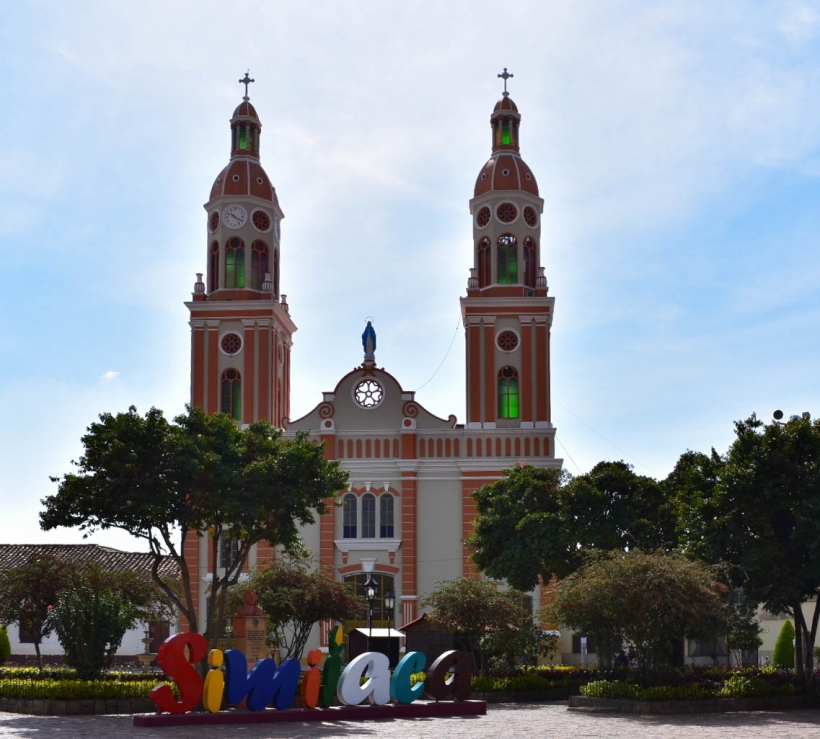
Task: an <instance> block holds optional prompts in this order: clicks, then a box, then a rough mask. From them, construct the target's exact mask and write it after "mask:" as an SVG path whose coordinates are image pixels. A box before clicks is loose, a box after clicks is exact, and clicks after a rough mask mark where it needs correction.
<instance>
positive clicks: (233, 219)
mask: <svg viewBox="0 0 820 739" xmlns="http://www.w3.org/2000/svg"><path fill="white" fill-rule="evenodd" d="M247 220H248V212H247V211H246V210H245V209H244V208H243V207H242V206H241V205H232V206H230V207H229V208H226V209H225V212H224V213H223V214H222V222H223V223H224V224H225V225H226V226H227V227H228V228H241V227H242V226H244V225H245V222H246V221H247Z"/></svg>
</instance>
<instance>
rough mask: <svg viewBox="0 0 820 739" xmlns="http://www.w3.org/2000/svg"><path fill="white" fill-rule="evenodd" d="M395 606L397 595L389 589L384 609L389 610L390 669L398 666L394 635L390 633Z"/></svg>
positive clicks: (388, 644) (388, 646) (388, 643)
mask: <svg viewBox="0 0 820 739" xmlns="http://www.w3.org/2000/svg"><path fill="white" fill-rule="evenodd" d="M395 607H396V596H395V595H393V591H392V590H388V591H387V592H386V593H385V594H384V610H385V611H387V652H388V655H387V656H388V657H389V658H390V669H393V668H394V667H395V666H396V665H395V663H394V660H393V635H392V634H391V633H390V632H391V631H392V629H393V609H394V608H395ZM396 656H397V657H398V655H396Z"/></svg>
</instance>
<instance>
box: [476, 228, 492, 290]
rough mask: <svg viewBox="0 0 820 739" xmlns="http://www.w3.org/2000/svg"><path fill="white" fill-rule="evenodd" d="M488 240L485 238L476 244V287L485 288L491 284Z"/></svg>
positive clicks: (490, 249) (490, 248)
mask: <svg viewBox="0 0 820 739" xmlns="http://www.w3.org/2000/svg"><path fill="white" fill-rule="evenodd" d="M491 251H492V247H491V245H490V240H489V239H488V238H487V237H486V236H485V237H484V238H483V239H481V241H479V242H478V286H479V287H487V285H489V284H490V283H491V282H492V267H491V265H492V262H491V261H490V256H491V255H490V253H491Z"/></svg>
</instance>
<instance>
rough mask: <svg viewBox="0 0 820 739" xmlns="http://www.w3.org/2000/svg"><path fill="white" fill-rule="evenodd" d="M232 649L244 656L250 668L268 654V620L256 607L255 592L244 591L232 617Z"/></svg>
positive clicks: (257, 606)
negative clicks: (242, 597)
mask: <svg viewBox="0 0 820 739" xmlns="http://www.w3.org/2000/svg"><path fill="white" fill-rule="evenodd" d="M233 636H234V638H233V647H234V649H239V650H240V651H241V652H243V653H244V654H245V657H246V658H247V660H248V667H252V666H253V665H254V664H256V663H257V662H258V661H259V660H260V659H262V658H263V657H266V656H267V654H268V647H267V644H266V640H267V636H268V620H267V619H266V618H265V614H264V613H263V611H262V609H261V608H260V607H259V605H258V599H257V595H256V591H255V590H246V591H245V595H244V600H243V602H242V605H241V606H239V608H237V609H236V614H235V615H234V617H233Z"/></svg>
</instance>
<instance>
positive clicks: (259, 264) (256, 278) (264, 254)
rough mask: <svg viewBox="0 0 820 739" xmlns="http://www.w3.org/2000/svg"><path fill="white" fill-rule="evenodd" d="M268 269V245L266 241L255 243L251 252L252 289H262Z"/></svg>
mask: <svg viewBox="0 0 820 739" xmlns="http://www.w3.org/2000/svg"><path fill="white" fill-rule="evenodd" d="M266 272H270V269H269V268H268V245H267V244H266V243H265V242H264V241H254V242H253V251H252V252H251V287H252V288H253V289H254V290H261V289H262V282H263V280H264V279H265V273H266Z"/></svg>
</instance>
